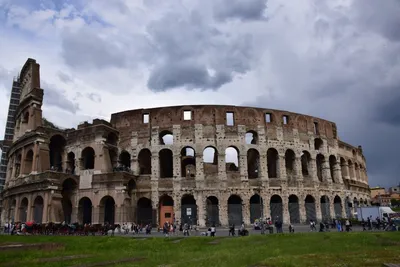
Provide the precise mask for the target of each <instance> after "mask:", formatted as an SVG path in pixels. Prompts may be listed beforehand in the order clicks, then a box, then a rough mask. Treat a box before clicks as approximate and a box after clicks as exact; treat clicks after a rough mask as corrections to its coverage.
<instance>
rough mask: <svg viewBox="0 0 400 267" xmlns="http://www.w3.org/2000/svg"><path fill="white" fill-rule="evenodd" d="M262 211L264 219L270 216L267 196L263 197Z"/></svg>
mask: <svg viewBox="0 0 400 267" xmlns="http://www.w3.org/2000/svg"><path fill="white" fill-rule="evenodd" d="M263 213H264V219H266V218H271V206H270V199H269V198H268V197H267V196H264V197H263Z"/></svg>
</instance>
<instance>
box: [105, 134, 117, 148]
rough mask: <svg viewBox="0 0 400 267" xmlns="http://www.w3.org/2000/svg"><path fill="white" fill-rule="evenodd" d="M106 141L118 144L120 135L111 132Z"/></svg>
mask: <svg viewBox="0 0 400 267" xmlns="http://www.w3.org/2000/svg"><path fill="white" fill-rule="evenodd" d="M106 143H107V144H109V145H112V146H117V144H118V136H117V134H115V133H109V134H108V135H107V138H106Z"/></svg>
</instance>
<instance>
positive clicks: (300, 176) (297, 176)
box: [293, 156, 303, 181]
mask: <svg viewBox="0 0 400 267" xmlns="http://www.w3.org/2000/svg"><path fill="white" fill-rule="evenodd" d="M293 173H294V176H295V179H296V180H300V181H301V180H303V173H302V172H301V157H298V156H296V158H295V160H294V164H293Z"/></svg>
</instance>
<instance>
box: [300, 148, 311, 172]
mask: <svg viewBox="0 0 400 267" xmlns="http://www.w3.org/2000/svg"><path fill="white" fill-rule="evenodd" d="M310 166H311V155H310V153H309V152H308V151H303V152H302V153H301V173H302V174H303V177H309V175H310V171H309V169H310Z"/></svg>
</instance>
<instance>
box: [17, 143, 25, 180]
mask: <svg viewBox="0 0 400 267" xmlns="http://www.w3.org/2000/svg"><path fill="white" fill-rule="evenodd" d="M25 154H26V153H25V148H24V147H23V148H22V150H21V165H20V168H19V175H18V176H21V174H24V173H25V156H26V155H25Z"/></svg>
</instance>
